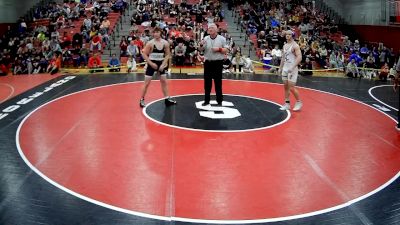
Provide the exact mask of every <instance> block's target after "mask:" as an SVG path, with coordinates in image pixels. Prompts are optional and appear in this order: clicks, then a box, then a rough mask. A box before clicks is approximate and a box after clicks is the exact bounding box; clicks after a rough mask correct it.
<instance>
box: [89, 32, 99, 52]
mask: <svg viewBox="0 0 400 225" xmlns="http://www.w3.org/2000/svg"><path fill="white" fill-rule="evenodd" d="M95 47H96V48H97V50H99V51H101V34H100V33H99V34H98V35H95V36H93V38H92V41H91V42H90V51H91V52H92V51H93V48H95Z"/></svg>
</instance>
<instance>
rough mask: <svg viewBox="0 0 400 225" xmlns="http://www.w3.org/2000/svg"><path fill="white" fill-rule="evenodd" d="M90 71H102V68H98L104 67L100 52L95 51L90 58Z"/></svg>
mask: <svg viewBox="0 0 400 225" xmlns="http://www.w3.org/2000/svg"><path fill="white" fill-rule="evenodd" d="M88 67H89V69H91V70H89V72H90V73H94V72H100V70H97V69H98V68H102V65H101V59H100V56H99V55H98V53H94V54H93V55H92V56H91V57H90V58H89V63H88Z"/></svg>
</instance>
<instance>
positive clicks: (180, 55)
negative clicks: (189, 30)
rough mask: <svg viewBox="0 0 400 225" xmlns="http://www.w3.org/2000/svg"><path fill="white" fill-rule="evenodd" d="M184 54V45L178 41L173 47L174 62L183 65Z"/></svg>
mask: <svg viewBox="0 0 400 225" xmlns="http://www.w3.org/2000/svg"><path fill="white" fill-rule="evenodd" d="M185 54H186V46H185V45H183V42H180V43H178V45H177V46H176V47H175V64H176V65H177V66H183V65H184V64H185Z"/></svg>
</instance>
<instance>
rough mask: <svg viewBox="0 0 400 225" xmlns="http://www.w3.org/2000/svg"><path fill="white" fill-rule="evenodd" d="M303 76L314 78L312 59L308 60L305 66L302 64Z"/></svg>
mask: <svg viewBox="0 0 400 225" xmlns="http://www.w3.org/2000/svg"><path fill="white" fill-rule="evenodd" d="M300 67H301V69H302V71H301V75H303V76H312V75H313V71H312V69H313V65H312V62H311V60H310V58H308V57H307V58H306V60H305V62H304V63H303V64H301V66H300Z"/></svg>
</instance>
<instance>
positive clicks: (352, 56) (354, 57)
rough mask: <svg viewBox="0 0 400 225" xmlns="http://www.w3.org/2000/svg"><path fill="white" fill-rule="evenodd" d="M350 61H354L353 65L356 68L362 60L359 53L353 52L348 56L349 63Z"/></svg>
mask: <svg viewBox="0 0 400 225" xmlns="http://www.w3.org/2000/svg"><path fill="white" fill-rule="evenodd" d="M352 59H354V60H355V63H356V64H357V66H359V65H360V64H361V63H362V62H363V59H362V58H361V56H360V53H359V51H354V52H353V54H351V55H350V57H349V62H350V61H351V60H352Z"/></svg>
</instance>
